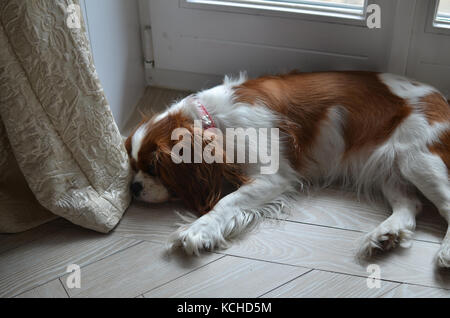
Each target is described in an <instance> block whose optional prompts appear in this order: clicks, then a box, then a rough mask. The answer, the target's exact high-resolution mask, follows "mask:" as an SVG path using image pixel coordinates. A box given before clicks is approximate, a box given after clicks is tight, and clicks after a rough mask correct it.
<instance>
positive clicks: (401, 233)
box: [357, 220, 414, 259]
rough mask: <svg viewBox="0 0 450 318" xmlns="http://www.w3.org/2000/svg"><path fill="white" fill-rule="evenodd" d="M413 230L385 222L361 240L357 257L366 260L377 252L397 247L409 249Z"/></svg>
mask: <svg viewBox="0 0 450 318" xmlns="http://www.w3.org/2000/svg"><path fill="white" fill-rule="evenodd" d="M413 229H414V227H413V226H412V227H409V228H407V227H405V226H398V225H397V224H395V222H391V221H390V220H387V222H383V223H382V224H380V225H379V226H378V227H377V228H376V229H375V230H373V231H372V232H370V233H368V234H366V235H365V236H364V237H363V238H362V240H361V242H360V245H359V249H358V252H357V257H358V258H360V259H367V258H369V257H371V256H372V255H373V254H374V252H375V251H377V250H380V251H387V250H390V249H392V248H394V247H396V246H397V245H400V246H401V247H404V248H409V247H411V245H412V237H413Z"/></svg>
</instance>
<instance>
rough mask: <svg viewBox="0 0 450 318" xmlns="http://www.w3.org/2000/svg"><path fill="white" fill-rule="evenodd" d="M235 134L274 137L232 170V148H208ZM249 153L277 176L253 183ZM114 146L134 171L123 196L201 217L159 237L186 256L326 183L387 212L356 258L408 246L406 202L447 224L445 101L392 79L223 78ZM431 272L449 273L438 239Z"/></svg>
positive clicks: (448, 241)
mask: <svg viewBox="0 0 450 318" xmlns="http://www.w3.org/2000/svg"><path fill="white" fill-rule="evenodd" d="M199 122H200V123H201V125H200V127H199V124H198V123H199ZM195 123H197V126H196V124H195ZM238 128H241V129H242V130H244V131H245V129H250V128H254V129H266V128H270V129H275V131H277V132H278V136H275V137H278V138H272V139H270V140H268V139H269V138H267V139H265V138H262V137H260V136H259V137H258V138H259V139H258V140H262V141H263V142H250V141H248V140H247V139H246V140H245V142H244V144H243V145H242V143H241V146H240V147H242V146H245V147H246V152H245V154H246V155H247V156H248V157H251V155H252V154H253V155H255V156H256V157H257V158H258V160H256V162H255V161H253V162H250V161H249V160H248V159H247V157H246V159H245V160H244V162H236V159H235V157H234V155H235V154H234V153H233V151H237V150H238V146H236V145H233V143H232V142H230V141H229V140H225V142H222V143H219V142H218V141H219V140H221V139H223V137H220V135H222V136H223V135H224V134H225V131H226V130H228V129H238ZM180 129H181V132H179V133H177V134H174V133H173V132H174V131H177V130H180ZM199 130H202V131H203V132H204V133H203V134H199ZM207 132H209V133H207ZM194 135H195V136H197V138H196V137H194V138H190V137H191V136H194ZM266 135H267V134H266ZM198 136H200V137H198ZM219 137H220V138H219ZM247 137H248V136H247ZM183 142H184V146H188V148H189V146H191V147H192V148H195V147H197V149H206V148H207V147H208V146H210V145H211V144H212V143H213V144H214V143H216V146H217V145H219V147H217V148H214V149H215V150H214V153H213V155H214V156H215V158H216V159H217V160H215V161H213V162H211V161H210V162H207V160H206V158H201V157H199V156H196V155H193V154H192V152H190V151H189V149H188V148H183V150H184V151H179V150H180V149H181V148H182V147H179V145H180V143H183ZM230 144H232V146H231V147H230V146H229V145H230ZM177 145H178V146H177ZM220 146H222V148H221V147H220ZM258 146H259V147H263V148H270V149H271V151H273V152H274V153H275V152H277V153H278V159H277V165H275V167H276V168H277V169H273V170H274V171H271V172H270V173H263V168H264V167H266V165H264V163H263V162H262V161H261V160H260V159H261V157H260V155H261V153H260V152H258V149H257V148H258ZM125 147H126V149H127V151H128V154H129V158H130V163H131V166H132V168H133V170H134V171H135V177H134V180H133V182H132V184H131V191H132V193H133V195H134V197H135V198H137V199H139V200H142V201H146V202H164V201H167V200H170V199H172V198H178V199H181V200H182V201H184V202H185V203H186V205H187V206H189V207H190V208H192V209H194V210H195V211H198V212H200V213H201V214H203V215H202V216H201V217H199V218H198V219H196V220H195V221H193V222H191V223H189V224H185V225H183V226H181V227H180V228H179V229H178V230H177V231H176V232H175V233H174V234H173V235H172V236H171V238H170V242H171V244H172V246H173V247H180V248H182V249H184V250H185V251H186V252H187V253H188V254H197V255H198V254H199V253H200V252H201V251H202V250H214V249H221V248H226V247H227V246H228V244H229V242H230V240H231V239H233V238H235V237H237V236H238V235H239V234H242V233H243V232H247V231H249V230H250V229H251V228H253V227H254V226H255V225H256V224H257V223H258V222H259V221H260V220H261V219H263V218H265V217H279V216H280V214H282V213H283V210H284V207H285V206H286V205H287V204H289V201H290V200H291V197H292V196H294V195H295V194H296V193H298V192H299V191H308V189H311V188H312V187H324V186H328V185H330V184H334V183H340V184H342V185H344V186H351V187H353V188H354V190H355V191H356V192H358V194H360V193H361V194H362V193H364V194H369V195H370V194H371V193H379V194H381V195H382V196H383V197H384V199H385V200H386V201H387V202H388V203H389V205H390V207H391V208H392V215H391V216H390V217H389V218H387V219H386V220H385V221H384V222H382V223H381V224H380V225H379V226H378V227H377V228H375V229H374V230H373V231H371V232H370V233H368V234H367V235H365V236H364V237H363V238H362V243H361V244H360V247H359V250H358V252H357V255H358V256H359V257H363V258H367V257H370V256H371V255H372V254H373V252H374V251H377V250H388V249H391V248H393V247H395V246H397V245H400V246H403V247H407V246H409V245H410V244H411V239H412V236H413V231H414V229H415V225H416V221H415V218H416V215H417V214H418V213H419V212H420V210H421V201H420V200H419V198H418V192H421V193H422V194H423V195H424V196H425V197H426V198H428V199H429V200H430V201H431V202H432V203H433V204H434V205H435V206H436V207H437V209H438V210H439V212H440V214H441V215H442V216H443V217H444V219H445V220H446V221H447V223H449V221H450V183H449V168H450V106H449V103H448V101H447V100H446V99H445V98H444V97H443V96H442V95H441V94H440V93H439V92H438V91H437V90H436V89H435V88H433V87H431V86H429V85H426V84H422V83H419V82H417V81H413V80H410V79H407V78H404V77H401V76H397V75H393V74H387V73H375V72H363V71H342V72H316V73H300V72H292V73H288V74H283V75H277V76H264V77H260V78H256V79H248V78H247V77H246V76H245V74H241V75H240V77H239V78H235V79H233V78H229V77H225V79H224V81H223V84H222V85H219V86H216V87H214V88H211V89H206V90H203V91H201V92H198V93H196V94H193V95H190V96H188V97H186V98H184V99H182V100H180V101H177V102H174V103H173V105H171V106H170V107H169V108H168V109H167V110H165V111H164V112H162V113H159V114H157V115H154V116H152V117H151V118H144V119H143V121H142V122H141V123H140V124H139V125H138V126H137V127H136V129H135V130H134V132H133V133H132V134H131V135H130V136H129V137H128V138H127V140H126V141H125ZM177 147H178V148H177ZM175 148H177V149H178V150H177V151H174V149H175ZM255 156H254V157H253V158H255ZM181 157H183V158H185V159H187V160H184V161H183V160H180V158H181ZM194 157H195V158H194ZM221 158H222V159H223V160H221ZM233 159H234V160H233ZM265 163H267V162H265ZM227 187H231V191H230V192H229V193H226V189H227ZM436 263H437V265H439V266H440V267H446V268H448V267H450V231H449V230H447V233H446V236H445V238H444V239H443V242H442V245H441V247H440V249H439V251H438V254H437V256H436Z"/></svg>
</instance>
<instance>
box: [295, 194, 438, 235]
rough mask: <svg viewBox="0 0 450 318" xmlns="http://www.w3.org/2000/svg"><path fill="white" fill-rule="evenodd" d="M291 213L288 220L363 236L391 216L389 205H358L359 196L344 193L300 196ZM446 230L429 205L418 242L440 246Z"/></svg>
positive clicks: (419, 220)
mask: <svg viewBox="0 0 450 318" xmlns="http://www.w3.org/2000/svg"><path fill="white" fill-rule="evenodd" d="M291 212H292V215H291V216H290V217H289V218H288V220H292V221H297V222H303V223H309V224H317V225H324V226H329V227H335V228H340V229H347V230H354V231H362V232H369V231H371V230H373V229H374V228H375V227H377V226H378V225H379V224H380V223H381V222H383V221H384V220H385V219H386V218H387V217H389V215H390V209H389V207H388V206H387V205H385V204H383V203H380V202H372V203H368V202H367V201H365V200H363V199H362V200H361V201H358V199H357V196H356V194H354V193H352V192H349V191H344V190H340V189H323V190H320V191H315V192H312V193H310V194H309V195H308V196H306V195H299V196H298V199H297V200H296V202H295V203H294V204H293V208H292V211H291ZM446 230H447V223H446V221H445V220H444V219H443V218H442V217H441V216H440V215H439V213H438V212H437V210H436V209H435V208H434V207H432V206H430V205H427V206H424V210H423V211H422V213H421V214H419V216H418V218H417V228H416V233H415V235H414V238H415V239H417V240H424V241H429V242H438V243H439V242H441V241H442V238H443V237H444V236H445V233H446Z"/></svg>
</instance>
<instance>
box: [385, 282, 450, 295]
mask: <svg viewBox="0 0 450 318" xmlns="http://www.w3.org/2000/svg"><path fill="white" fill-rule="evenodd" d="M383 297H384V298H450V290H448V289H439V288H430V287H423V286H417V285H409V284H401V285H400V286H398V287H396V288H394V289H393V290H391V291H390V292H388V293H386V294H385V295H383Z"/></svg>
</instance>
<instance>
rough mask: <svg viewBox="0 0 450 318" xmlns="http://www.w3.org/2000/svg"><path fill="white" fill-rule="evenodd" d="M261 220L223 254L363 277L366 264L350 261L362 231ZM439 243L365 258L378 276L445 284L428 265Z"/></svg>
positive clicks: (449, 275) (443, 274) (444, 274)
mask: <svg viewBox="0 0 450 318" xmlns="http://www.w3.org/2000/svg"><path fill="white" fill-rule="evenodd" d="M280 223H281V224H265V225H263V226H261V228H260V229H259V231H258V232H256V233H252V234H249V235H248V236H247V238H246V239H244V240H242V241H240V242H236V243H235V244H234V245H232V246H231V248H229V249H228V250H225V251H223V253H224V254H227V255H234V256H241V257H248V258H254V259H259V260H267V261H274V262H279V263H284V264H290V265H297V266H303V267H308V268H315V269H322V270H325V271H333V272H340V273H346V274H353V275H361V276H368V275H369V274H370V273H368V272H367V271H366V268H367V265H368V264H361V263H359V262H358V261H357V260H356V259H355V256H354V255H355V250H356V246H357V242H358V240H359V239H360V236H361V233H358V232H352V231H346V230H339V229H333V228H327V227H320V226H315V225H305V224H299V223H291V222H280ZM438 248H439V244H436V243H428V242H421V241H416V242H414V244H413V246H412V247H411V248H410V249H402V248H398V249H396V250H395V251H393V252H391V253H384V254H381V255H378V256H376V257H375V258H374V259H372V260H371V261H370V262H371V263H374V264H377V265H379V266H380V268H381V279H384V280H393V281H400V282H409V283H412V284H419V285H425V286H431V287H449V286H450V272H449V271H437V270H435V265H434V263H433V261H434V256H435V254H436V252H437V250H438Z"/></svg>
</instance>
